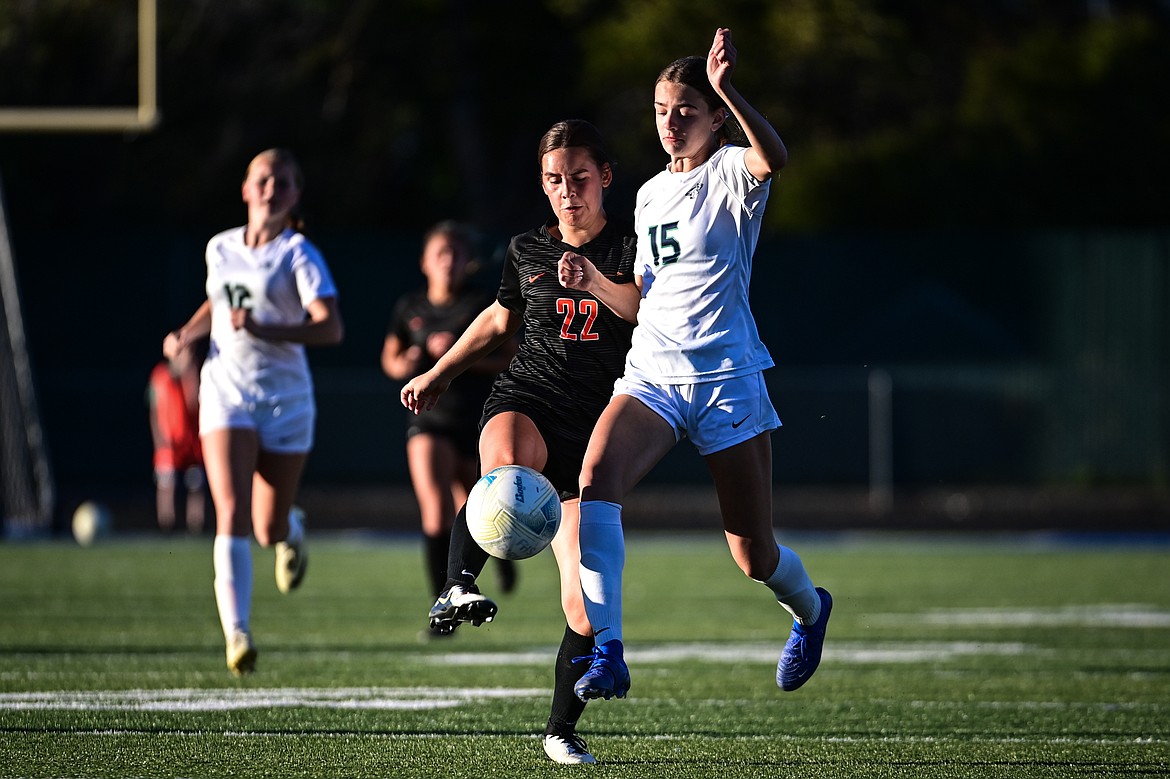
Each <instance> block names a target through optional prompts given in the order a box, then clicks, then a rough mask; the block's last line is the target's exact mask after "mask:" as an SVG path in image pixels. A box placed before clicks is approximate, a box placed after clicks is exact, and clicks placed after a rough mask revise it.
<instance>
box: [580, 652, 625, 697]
mask: <svg viewBox="0 0 1170 779" xmlns="http://www.w3.org/2000/svg"><path fill="white" fill-rule="evenodd" d="M581 660H592V661H593V662H592V663H591V664H590V666H589V670H588V671H586V672H585V674H584V675H583V676H582V677H581V678H580V679H578V680H577V683H576V684H575V685H573V692H575V693H576V694H577V697H578V698H580V699H581V700H583V701H590V700H593V699H595V698H605V699H606V700H609V699H610V698H624V697H626V693H627V692H629V691H630V669H629V668H627V667H626V661H625V660H623V659H622V642H621V641H618V640H617V639H614V640H612V641H606V642H605V643H604V644H601V645H600V646H595V647H593V654H591V655H585V656H584V657H574V658H573V662H574V663H576V662H579V661H581Z"/></svg>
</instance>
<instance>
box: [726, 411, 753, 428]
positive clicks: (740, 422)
mask: <svg viewBox="0 0 1170 779" xmlns="http://www.w3.org/2000/svg"><path fill="white" fill-rule="evenodd" d="M750 418H751V414H748V415H747V416H746V417H744V418H743V419H741V420H739V421H738V422H732V423H731V427H732V429H735V428H737V427H739V426H740V425H742V424H743V423H744V422H746V421H748V419H750Z"/></svg>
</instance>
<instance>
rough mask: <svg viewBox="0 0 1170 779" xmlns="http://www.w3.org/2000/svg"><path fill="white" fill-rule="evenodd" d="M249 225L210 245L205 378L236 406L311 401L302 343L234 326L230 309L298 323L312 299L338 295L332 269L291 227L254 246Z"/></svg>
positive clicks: (259, 318)
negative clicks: (247, 239)
mask: <svg viewBox="0 0 1170 779" xmlns="http://www.w3.org/2000/svg"><path fill="white" fill-rule="evenodd" d="M245 229H246V228H243V227H237V228H234V229H232V230H227V231H225V232H222V233H220V234H218V235H216V236H215V237H213V238H212V239H211V240H210V241H209V242H208V243H207V298H208V300H210V301H211V350H210V352H209V353H208V356H207V360H206V362H204V364H203V372H202V374H201V375H202V381H203V382H204V384H209V385H211V387H209V389H212V388H213V389H214V390H215V391H216V392H217V393H218V396H219V397H220V398H221V399H223V400H224V401H225V402H228V403H232V404H236V403H239V404H241V405H247V404H252V403H256V402H265V401H267V402H271V401H276V400H280V399H282V398H286V399H293V398H303V397H306V396H308V397H310V398H311V396H312V393H313V380H312V377H311V376H310V375H309V363H308V359H307V358H306V357H305V347H304V345H303V344H298V343H291V342H289V341H267V340H264V339H262V338H256V337H254V336H252V335H251V334H250V333H248V332H247V331H246V330H243V329H240V330H236V329H235V328H233V327H232V323H231V313H230V312H231V309H232V308H233V307H235V308H247V309H250V310H251V312H252V318H253V319H254V320H255V321H256V322H257V323H259V324H280V325H294V324H299V323H301V322H303V321H304V320H305V316H306V314H305V308H306V307H307V306H308V305H309V303H311V302H312V301H314V300H316V299H317V298H322V297H332V296H335V295H336V294H337V290H336V288H335V287H334V286H333V279H332V277H331V276H330V274H329V268H328V267H327V266H326V265H325V260H324V258H322V256H321V252H320V251H319V250H318V249H317V247H316V246H314V245H313V244H312V243H310V242H309V240H308V239H307V238H305V236H304V235H302V234H301V233H298V232H297V231H295V230H293V229H291V228H290V229H286V230H285V231H284V232H283V233H281V234H280V235H279V236H277V238H276V239H275V240H272V241H269V242H268V243H266V244H264V245H263V246H259V247H257V248H255V249H253V248H251V247H249V246H248V245H247V244H245V243H244V233H245Z"/></svg>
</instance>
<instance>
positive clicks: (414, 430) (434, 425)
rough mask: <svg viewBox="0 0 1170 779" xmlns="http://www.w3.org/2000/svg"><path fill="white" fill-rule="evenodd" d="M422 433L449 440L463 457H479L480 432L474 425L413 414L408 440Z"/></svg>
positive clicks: (407, 427) (407, 434)
mask: <svg viewBox="0 0 1170 779" xmlns="http://www.w3.org/2000/svg"><path fill="white" fill-rule="evenodd" d="M422 433H426V434H428V435H433V436H441V437H443V438H446V439H449V440H450V441H451V443H453V444H454V445H455V450H456V451H457V452H459V454H460V455H462V456H463V457H478V456H479V430H478V429H477V427H476V426H475V424H474V423H472V424H467V423H466V422H460V423H457V424H452V423H451V422H450V421H448V420H441V419H433V418H429V417H428V415H427V414H418V415H415V414H411V416H410V418H409V419H408V420H407V422H406V440H407V441H409V440H410V439H411V438H413V437H414V436H416V435H419V434H422Z"/></svg>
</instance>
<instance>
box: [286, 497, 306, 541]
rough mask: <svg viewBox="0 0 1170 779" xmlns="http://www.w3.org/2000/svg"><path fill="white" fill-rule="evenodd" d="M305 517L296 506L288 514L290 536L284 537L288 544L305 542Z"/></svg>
mask: <svg viewBox="0 0 1170 779" xmlns="http://www.w3.org/2000/svg"><path fill="white" fill-rule="evenodd" d="M303 516H304V515H303V514H302V513H301V510H300V509H299V508H297V507H296V506H293V507H292V509H291V510H290V511H289V512H288V535H287V536H285V537H284V542H285V543H286V544H299V543H300V542H301V541H304V540H305V523H304V522H303V521H302V517H303Z"/></svg>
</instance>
